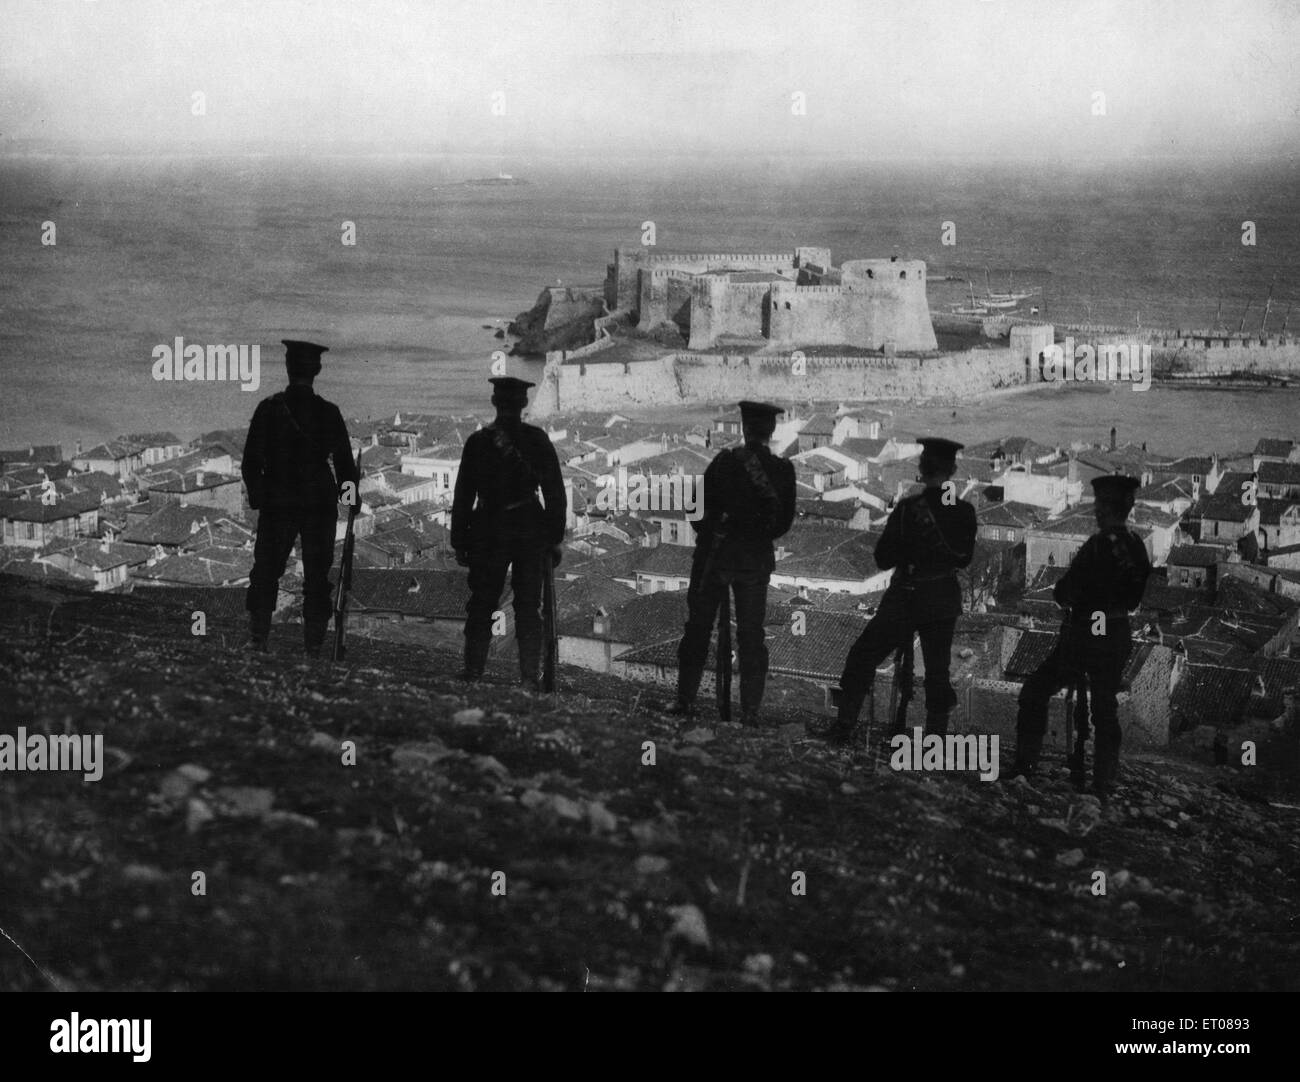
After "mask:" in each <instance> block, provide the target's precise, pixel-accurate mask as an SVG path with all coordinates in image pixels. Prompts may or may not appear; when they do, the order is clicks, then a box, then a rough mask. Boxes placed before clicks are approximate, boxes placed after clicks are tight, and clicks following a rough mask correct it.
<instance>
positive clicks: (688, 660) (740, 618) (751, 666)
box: [677, 567, 768, 714]
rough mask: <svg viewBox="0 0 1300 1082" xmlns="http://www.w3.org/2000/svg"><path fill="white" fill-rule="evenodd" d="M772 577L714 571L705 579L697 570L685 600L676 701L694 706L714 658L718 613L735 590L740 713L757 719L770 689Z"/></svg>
mask: <svg viewBox="0 0 1300 1082" xmlns="http://www.w3.org/2000/svg"><path fill="white" fill-rule="evenodd" d="M767 583H768V573H767V572H766V571H758V570H731V569H725V568H715V569H714V570H713V571H712V572H711V573H710V574H709V575H707V576H705V575H704V574H703V572H702V571H701V570H700V569H699V568H698V567H697V568H696V569H694V570H693V571H692V574H691V586H690V589H689V590H688V591H687V594H686V628H685V631H684V633H683V634H682V640H681V642H680V643H679V644H678V646H677V698H678V701H680V702H686V703H690V702H694V701H695V696H696V695H697V694H698V693H699V690H700V681H701V680H702V679H703V677H704V666H705V662H707V660H708V657H709V640H710V639H711V638H712V637H713V624H714V622H715V621H716V620H717V617H718V609H719V607H720V606H721V605H722V602H723V599H724V598H725V597H726V596H727V591H728V590H730V591H731V592H732V594H733V596H734V597H735V604H736V647H737V650H738V652H739V654H740V665H739V668H740V710H741V713H742V714H751V713H757V712H758V708H759V707H760V706H761V705H762V703H763V689H764V687H765V686H766V684H767V642H766V638H765V636H764V633H763V619H764V617H765V616H766V615H767Z"/></svg>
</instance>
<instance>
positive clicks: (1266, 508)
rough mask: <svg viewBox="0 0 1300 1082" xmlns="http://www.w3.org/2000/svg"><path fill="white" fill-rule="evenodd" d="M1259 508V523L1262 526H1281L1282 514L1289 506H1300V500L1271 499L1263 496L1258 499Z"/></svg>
mask: <svg viewBox="0 0 1300 1082" xmlns="http://www.w3.org/2000/svg"><path fill="white" fill-rule="evenodd" d="M1256 506H1257V507H1258V508H1259V524H1260V525H1261V526H1279V525H1281V523H1282V516H1283V515H1284V514H1285V513H1286V512H1287V510H1288V509H1289V508H1292V507H1297V506H1300V500H1270V499H1267V498H1264V497H1261V498H1260V499H1258V500H1257V501H1256Z"/></svg>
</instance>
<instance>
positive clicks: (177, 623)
mask: <svg viewBox="0 0 1300 1082" xmlns="http://www.w3.org/2000/svg"><path fill="white" fill-rule="evenodd" d="M3 591H4V601H3V605H0V630H2V631H3V644H2V645H0V694H3V701H4V703H5V708H4V714H5V722H4V724H3V725H0V735H2V734H4V733H9V734H14V733H15V731H16V729H17V727H18V726H19V725H22V726H25V727H26V728H27V729H28V730H29V731H37V730H40V731H52V732H58V733H62V732H64V731H69V730H70V731H78V732H82V733H102V734H103V735H104V742H105V745H106V749H107V750H106V758H107V766H106V769H105V772H104V776H103V778H102V779H101V780H100V781H97V782H83V781H82V780H81V778H80V776H79V775H71V774H52V773H30V772H29V773H5V774H4V775H0V925H2V926H3V928H4V931H5V932H6V933H7V935H8V936H9V937H11V939H12V942H5V943H4V944H3V947H0V988H3V989H5V990H34V989H48V988H51V987H58V988H74V989H81V990H96V989H208V990H216V989H254V988H257V989H359V990H367V989H408V990H413V989H457V988H459V989H581V988H586V989H590V990H596V989H647V990H648V989H669V988H671V989H677V988H713V989H742V988H760V989H827V988H878V989H889V990H910V989H967V990H989V989H1043V990H1054V989H1096V990H1111V989H1137V990H1153V989H1222V990H1248V989H1249V990H1256V989H1258V990H1282V989H1290V990H1294V989H1295V988H1296V985H1297V977H1296V974H1297V973H1300V942H1298V939H1297V929H1296V926H1295V923H1294V921H1295V904H1294V901H1295V898H1296V897H1297V896H1298V895H1300V844H1298V842H1297V832H1296V827H1297V823H1298V822H1300V811H1297V810H1296V808H1295V807H1279V806H1277V805H1279V804H1282V805H1286V804H1290V805H1297V804H1300V800H1296V799H1295V798H1294V797H1288V796H1286V795H1284V793H1283V791H1282V790H1281V789H1279V788H1278V787H1277V786H1278V784H1279V783H1276V782H1270V781H1269V780H1268V779H1266V778H1265V777H1264V776H1263V775H1262V774H1261V775H1255V774H1253V773H1252V772H1251V771H1249V770H1248V769H1246V768H1241V767H1237V768H1231V767H1218V768H1216V767H1213V766H1210V765H1208V764H1207V763H1197V762H1192V761H1190V760H1187V759H1179V758H1175V757H1170V756H1160V755H1144V756H1141V757H1138V758H1130V759H1127V760H1126V762H1125V766H1124V774H1123V777H1122V785H1121V791H1120V795H1119V799H1118V801H1117V802H1116V803H1115V804H1114V805H1113V806H1112V807H1111V808H1110V809H1107V810H1106V811H1105V812H1104V813H1103V812H1102V811H1101V810H1100V809H1099V807H1098V806H1097V805H1096V803H1095V802H1094V801H1093V800H1091V799H1090V798H1088V797H1080V796H1078V795H1077V794H1075V793H1074V792H1073V790H1071V789H1070V788H1069V787H1068V785H1067V784H1066V782H1065V781H1064V778H1063V777H1061V776H1059V775H1060V771H1056V772H1055V776H1049V777H1048V778H1046V779H1044V780H1042V781H1040V782H1038V783H1036V784H1035V785H1032V786H1031V785H1028V784H1025V783H1023V782H1014V783H1007V782H1005V781H998V782H992V783H984V782H980V781H978V780H977V779H976V778H975V777H974V776H973V775H960V776H958V775H923V774H906V773H893V772H891V771H890V770H889V769H888V767H887V766H886V765H884V764H883V763H879V764H876V763H873V762H872V760H871V758H870V757H869V756H867V755H866V753H856V754H855V755H850V754H846V753H843V752H839V751H833V750H830V749H828V748H826V747H825V746H824V745H822V744H821V743H820V742H818V741H816V740H813V739H811V738H810V737H809V736H808V735H807V734H806V732H805V726H804V724H803V723H802V722H801V721H799V720H798V719H785V720H784V723H783V724H782V725H781V726H780V727H779V728H778V727H774V728H772V729H769V730H765V731H762V732H759V733H754V734H751V733H749V732H747V731H742V730H740V729H739V728H737V727H734V726H726V725H714V724H713V723H712V721H711V720H710V719H709V717H707V716H706V717H704V718H703V719H702V723H700V724H698V725H697V726H696V727H694V728H692V729H688V730H687V731H685V732H677V731H676V729H675V727H674V726H673V725H672V724H671V723H670V722H669V720H668V719H666V718H663V717H661V716H659V715H658V714H657V713H656V712H655V711H654V709H652V708H653V707H656V706H658V705H659V704H660V702H661V698H660V695H661V693H658V692H653V691H650V690H646V689H642V688H638V687H636V686H632V685H628V684H625V683H623V682H621V681H617V680H613V679H610V678H607V677H599V676H594V675H592V674H590V673H585V672H581V671H577V670H572V671H565V672H564V673H563V674H562V690H561V693H560V694H558V695H556V696H554V697H546V696H537V697H531V696H529V695H527V694H524V693H523V692H521V691H519V690H517V689H516V688H514V687H512V686H511V683H510V677H511V675H512V673H511V672H510V671H509V670H508V669H507V668H506V667H505V666H504V665H503V666H502V667H501V668H500V669H499V670H498V671H497V672H495V674H494V676H493V679H492V680H490V681H489V682H488V683H486V684H484V685H479V686H475V687H471V688H466V687H464V686H462V685H460V684H459V683H458V682H457V681H456V680H455V679H454V677H453V675H452V674H453V673H454V671H455V668H456V661H457V659H456V658H455V657H454V656H452V655H450V654H439V655H430V654H429V653H428V652H427V651H426V652H421V651H417V650H415V649H413V648H411V647H407V646H401V645H395V644H381V643H367V642H364V641H357V642H356V643H355V645H354V647H353V649H352V652H351V656H350V657H349V661H348V664H347V665H346V666H331V665H330V664H329V663H325V662H318V663H307V662H304V661H303V660H302V659H301V658H300V657H298V656H296V654H295V652H294V648H295V647H296V646H297V641H296V636H295V635H294V634H293V632H294V630H295V629H294V628H292V627H279V626H277V628H276V635H277V636H278V640H277V642H276V644H275V650H276V652H275V653H273V654H272V655H271V656H269V657H264V656H250V655H247V654H245V653H243V652H242V651H241V650H240V649H238V648H237V647H236V645H235V644H234V643H233V642H232V641H231V640H230V639H229V638H227V639H226V640H225V641H224V642H223V641H221V640H220V638H218V637H214V636H209V637H207V638H198V637H195V636H193V635H191V634H190V629H191V624H190V618H189V614H188V613H187V612H183V611H181V610H179V609H175V608H169V607H167V606H166V605H164V604H161V603H160V600H159V598H158V597H157V596H155V595H151V596H150V597H141V596H139V595H135V596H131V597H112V596H102V595H101V596H98V597H88V596H86V595H76V594H70V593H60V592H59V591H57V590H54V589H51V588H49V587H45V586H42V585H15V584H14V583H13V582H12V581H10V582H8V583H6V584H5V585H4V586H3ZM1292 735H1294V734H1292ZM348 742H351V745H355V765H345V761H344V760H345V759H350V757H351V756H350V753H349V752H348V750H347V749H348V748H349V746H350V745H349V743H348ZM647 743H649V744H652V745H653V752H654V765H648V761H649V759H650V754H649V751H650V749H649V748H648V747H647ZM1005 750H1006V749H1004V755H1005ZM1098 871H1101V872H1104V873H1106V877H1107V885H1106V893H1105V894H1104V895H1097V894H1095V893H1094V883H1095V882H1096V878H1095V876H1094V873H1095V872H1098ZM196 873H202V875H201V876H198V875H196ZM498 873H503V874H498ZM796 873H802V876H800V875H797V874H796ZM801 884H802V885H803V886H804V888H805V889H804V890H803V891H802V892H799V888H800V886H801ZM200 887H202V888H203V891H204V892H199V891H200Z"/></svg>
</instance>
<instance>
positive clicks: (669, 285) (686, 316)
mask: <svg viewBox="0 0 1300 1082" xmlns="http://www.w3.org/2000/svg"><path fill="white" fill-rule="evenodd" d="M639 279H640V283H639V289H638V301H637V309H638V311H639V313H640V319H639V323H640V325H641V326H642V327H653V326H654V325H655V324H656V323H662V322H663V321H664V320H669V319H670V320H673V321H674V322H676V323H678V324H679V325H680V326H686V325H688V324H689V321H690V303H691V291H690V284H691V282H692V281H694V278H693V277H692V276H691V275H690V274H687V273H686V272H684V271H680V270H677V269H676V268H672V267H654V268H649V267H645V268H642V270H641V272H640V275H639Z"/></svg>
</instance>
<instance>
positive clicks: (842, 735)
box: [826, 689, 867, 747]
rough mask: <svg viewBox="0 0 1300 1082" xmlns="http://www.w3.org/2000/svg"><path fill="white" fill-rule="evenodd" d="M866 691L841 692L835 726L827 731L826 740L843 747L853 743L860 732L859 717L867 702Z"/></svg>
mask: <svg viewBox="0 0 1300 1082" xmlns="http://www.w3.org/2000/svg"><path fill="white" fill-rule="evenodd" d="M866 698H867V693H866V692H865V691H844V690H842V689H841V691H840V701H839V708H838V710H837V711H836V715H835V724H834V725H832V726H831V727H830V728H829V729H827V730H826V740H827V742H828V743H831V744H838V745H839V746H841V747H843V746H844V745H846V744H851V743H852V742H853V737H854V735H855V734H856V733H857V731H858V715H859V714H860V713H861V712H862V704H863V702H865V701H866Z"/></svg>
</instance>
